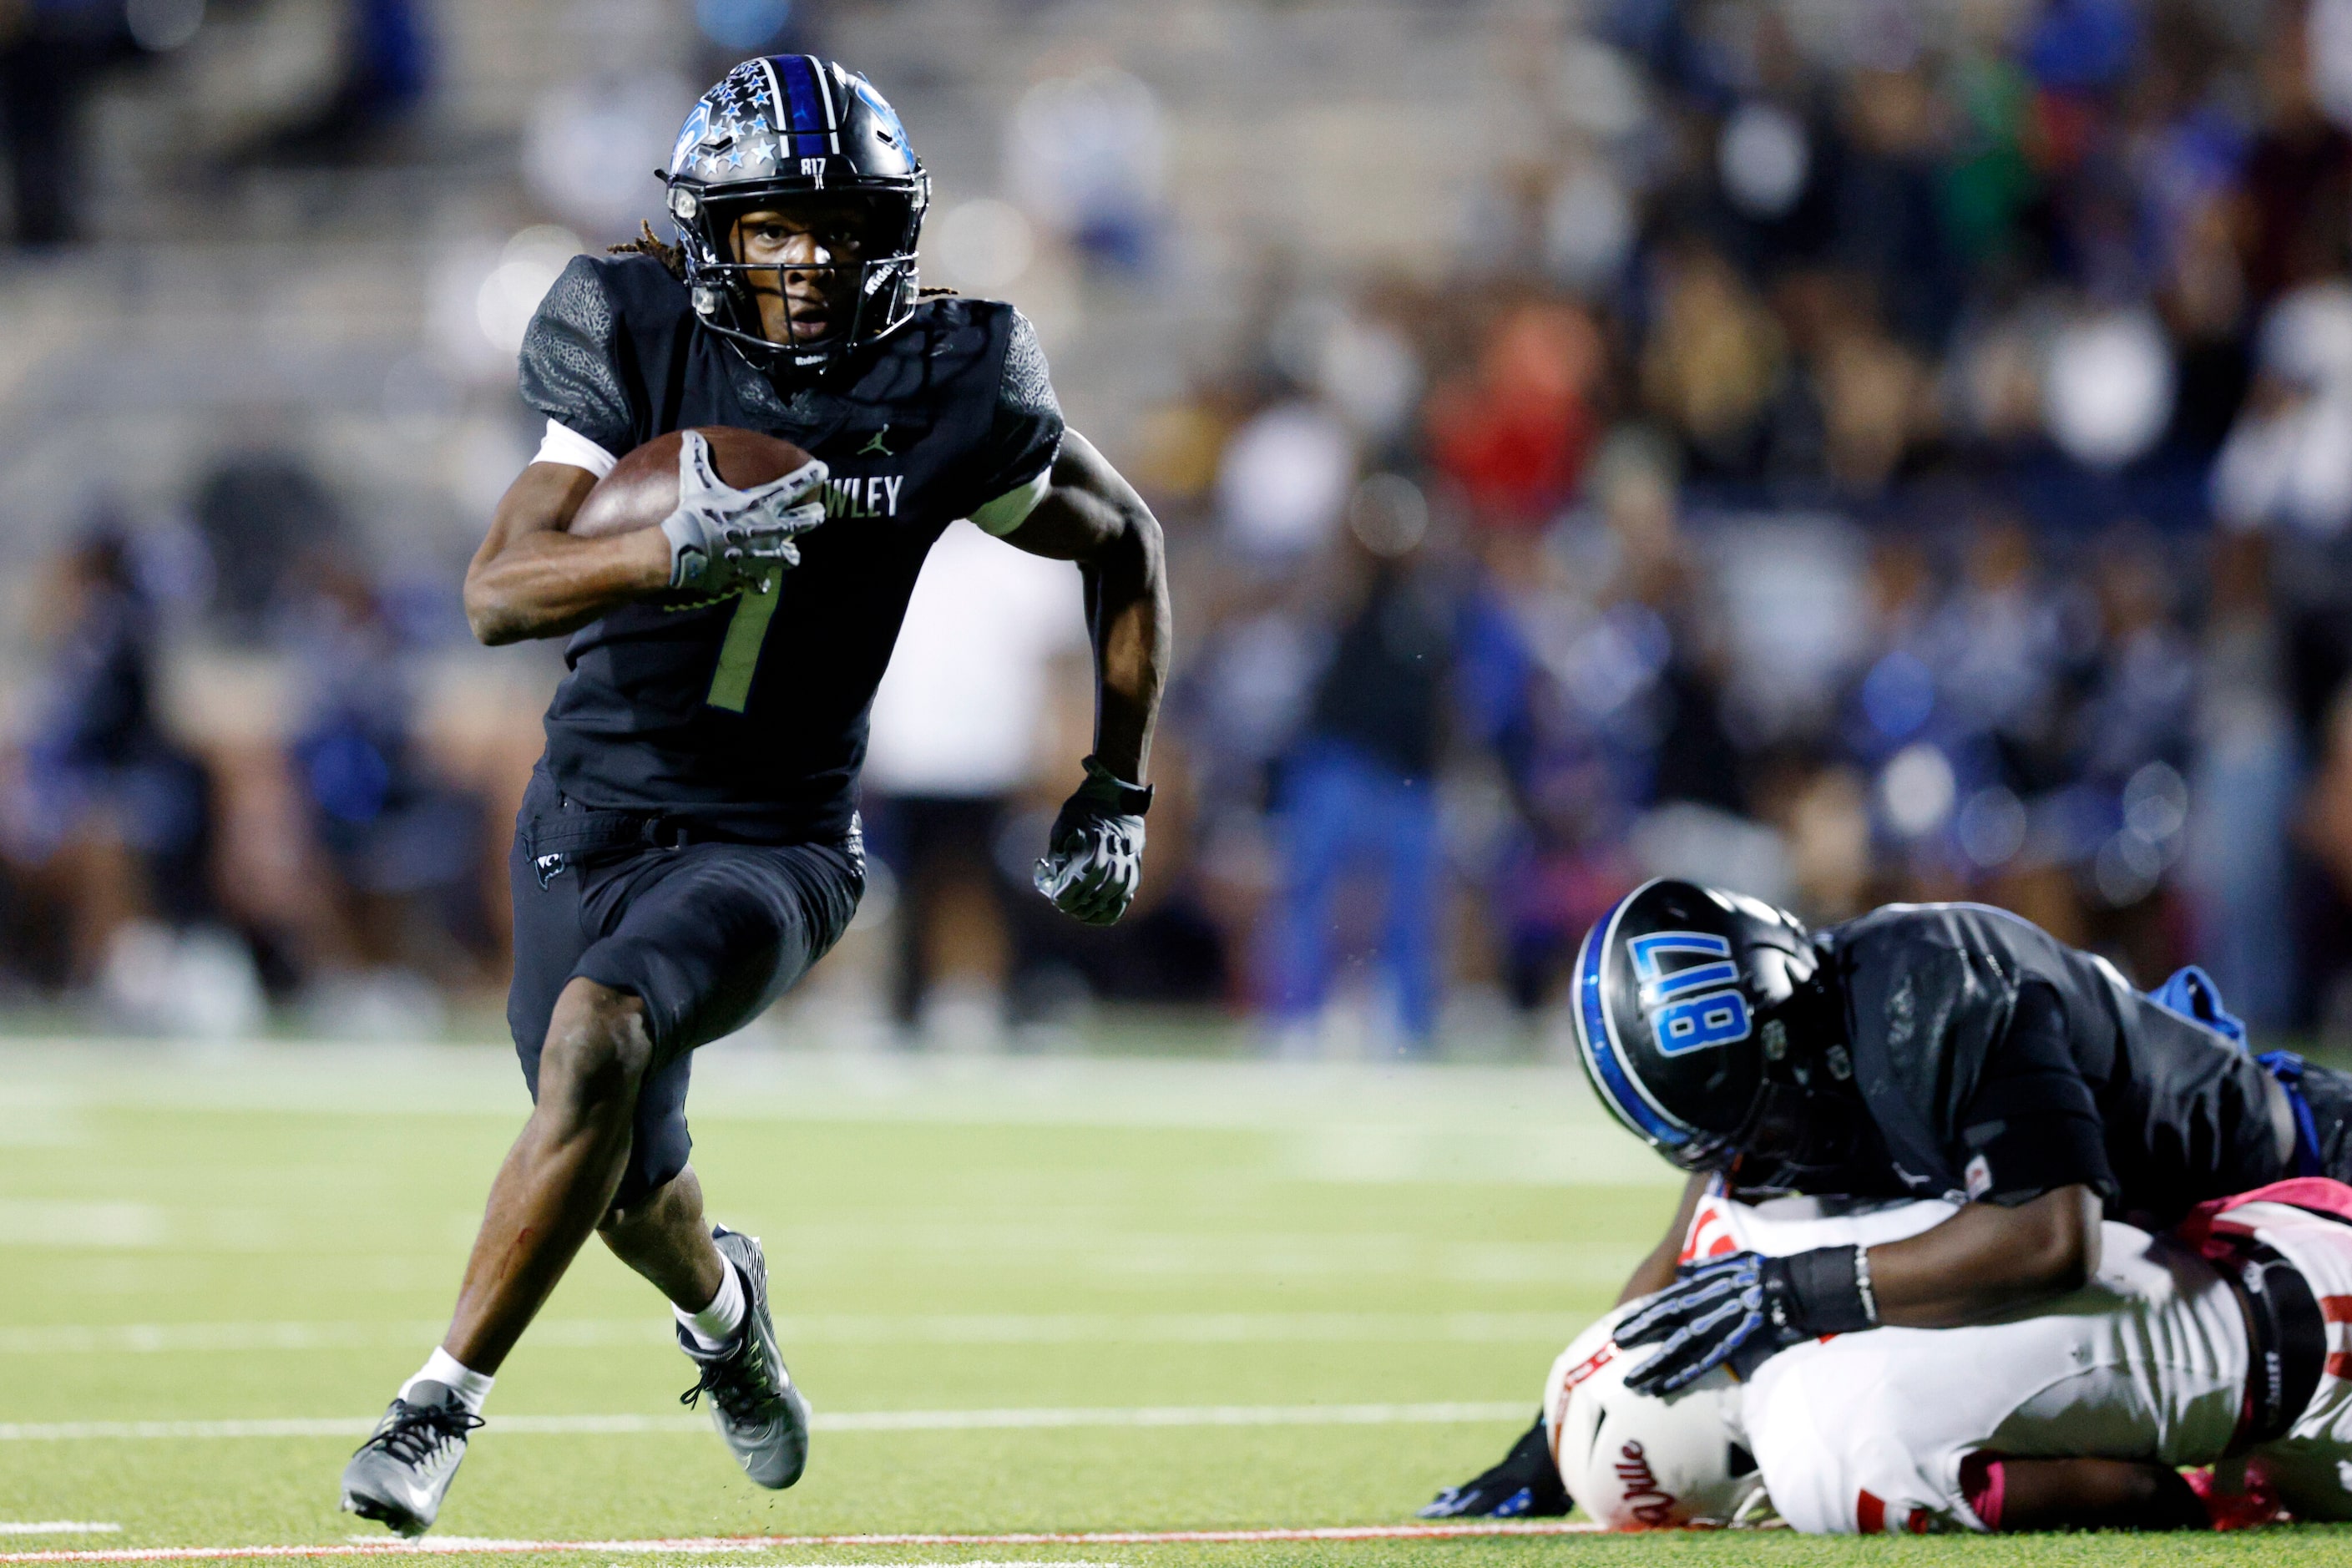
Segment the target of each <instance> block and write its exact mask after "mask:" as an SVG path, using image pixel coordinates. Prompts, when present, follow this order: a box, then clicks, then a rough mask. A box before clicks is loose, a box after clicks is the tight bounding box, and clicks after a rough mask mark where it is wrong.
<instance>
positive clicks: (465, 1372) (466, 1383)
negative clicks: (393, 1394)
mask: <svg viewBox="0 0 2352 1568" xmlns="http://www.w3.org/2000/svg"><path fill="white" fill-rule="evenodd" d="M497 1381H498V1376H497V1374H496V1373H487V1372H476V1371H474V1370H473V1369H472V1368H471V1367H468V1366H467V1365H466V1364H465V1363H463V1362H461V1361H459V1360H458V1359H457V1357H456V1356H453V1355H451V1354H450V1353H449V1352H447V1351H445V1350H443V1349H442V1348H441V1347H440V1346H439V1345H435V1346H434V1347H433V1353H432V1354H431V1355H429V1356H427V1357H425V1368H424V1370H423V1371H421V1372H419V1373H417V1374H416V1375H415V1377H412V1378H410V1379H409V1380H408V1381H407V1382H406V1383H404V1384H401V1385H400V1396H401V1397H402V1398H403V1399H405V1398H407V1397H408V1391H409V1390H410V1389H412V1388H414V1387H415V1386H416V1385H417V1384H420V1383H437V1384H441V1385H442V1386H443V1387H445V1388H449V1389H453V1390H455V1391H456V1393H457V1397H458V1398H459V1399H461V1400H463V1401H464V1402H465V1405H466V1408H467V1409H468V1410H470V1411H472V1412H473V1413H474V1414H475V1415H480V1414H481V1413H482V1401H484V1400H485V1399H488V1397H489V1396H490V1384H494V1383H496V1382H497Z"/></svg>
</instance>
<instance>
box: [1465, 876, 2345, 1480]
mask: <svg viewBox="0 0 2352 1568" xmlns="http://www.w3.org/2000/svg"><path fill="white" fill-rule="evenodd" d="M2158 995H2159V996H2160V997H2161V998H2162V1000H2158V998H2156V997H2149V996H2146V995H2142V994H2140V993H2138V992H2137V991H2135V990H2134V989H2133V988H2132V987H2131V986H2130V985H2129V984H2126V982H2125V981H2124V979H2123V978H2122V976H2121V975H2119V974H2118V973H2116V971H2115V969H2114V967H2113V966H2112V965H2110V964H2108V963H2106V962H2105V960H2103V959H2099V958H2097V957H2095V956H2094V955H2092V954H2089V953H2084V952H2075V951H2074V950H2073V949H2071V948H2068V947H2066V946H2064V945H2063V944H2062V943H2060V942H2057V941H2056V940H2055V939H2053V938H2052V937H2051V936H2049V935H2048V934H2047V933H2046V932H2044V931H2041V930H2039V929H2038V928H2036V927H2034V926H2032V924H2030V923H2028V922H2027V921H2022V920H2020V919H2018V918H2016V917H2015V916H2013V915H2009V914H2005V913H2003V912H2001V911H2000V910H1992V909H1988V908H1985V907H1983V906H1980V905H1974V904H1935V905H1893V906H1890V907H1888V908H1885V909H1882V910H1876V911H1874V912H1873V913H1871V914H1868V915H1864V916H1863V917H1862V918H1860V919H1858V920H1854V921H1848V922H1847V923H1845V924H1843V925H1841V926H1836V927H1832V928H1831V929H1829V930H1827V931H1822V932H1821V933H1819V934H1818V935H1815V934H1812V933H1809V932H1808V931H1806V930H1805V929H1804V927H1803V926H1802V925H1801V924H1799V923H1798V922H1797V921H1796V920H1795V919H1794V918H1793V917H1791V916H1789V915H1787V914H1785V913H1783V912H1781V911H1780V910H1774V909H1772V908H1771V907H1769V905H1766V904H1763V903H1760V902H1759V901H1758V900H1754V899H1749V898H1744V897H1741V896H1739V895H1737V894H1731V893H1725V892H1720V891H1717V890H1714V889H1706V888H1700V887H1697V886H1695V885H1693V884H1691V883H1688V882H1679V881H1670V880H1661V881H1654V882H1651V883H1648V884H1645V885H1644V886H1643V887H1642V888H1640V889H1636V890H1635V891H1634V892H1633V893H1632V894H1629V895H1628V896H1627V897H1626V898H1625V899H1624V900H1622V901H1621V902H1620V903H1619V904H1618V905H1617V906H1616V907H1615V908H1614V909H1613V910H1611V911H1610V912H1609V914H1608V915H1606V916H1605V917H1603V919H1602V920H1601V921H1600V922H1598V923H1597V924H1596V925H1595V926H1594V927H1593V929H1592V931H1591V933H1589V934H1588V935H1587V936H1586V938H1585V942H1584V946H1583V950H1582V952H1581V953H1580V956H1579V959H1578V964H1577V977H1576V992H1575V1013H1574V1016H1575V1026H1576V1032H1577V1041H1578V1046H1579V1048H1580V1054H1581V1057H1582V1059H1583V1062H1584V1066H1585V1070H1586V1072H1587V1074H1588V1075H1589V1076H1590V1078H1591V1080H1592V1083H1593V1086H1594V1089H1596V1091H1597V1092H1598V1093H1599V1095H1600V1097H1601V1102H1602V1103H1603V1104H1604V1105H1606V1106H1607V1107H1608V1108H1609V1110H1610V1111H1611V1112H1612V1114H1613V1115H1614V1116H1615V1117H1616V1118H1617V1119H1618V1120H1619V1121H1622V1123H1624V1124H1625V1126H1626V1127H1628V1128H1629V1129H1631V1130H1632V1131H1633V1132H1634V1133H1635V1134H1636V1135H1638V1136H1640V1137H1641V1138H1643V1140H1645V1141H1646V1142H1649V1143H1650V1144H1651V1146H1652V1147H1654V1148H1655V1149H1657V1150H1658V1151H1659V1152H1661V1153H1662V1154H1664V1156H1665V1157H1666V1158H1667V1159H1669V1160H1670V1161H1672V1162H1673V1163H1675V1164H1676V1165H1677V1166H1679V1167H1681V1168H1682V1169H1684V1170H1686V1171H1690V1172H1692V1173H1694V1174H1693V1176H1692V1179H1691V1183H1690V1185H1689V1188H1688V1190H1687V1191H1686V1192H1685V1195H1684V1200H1683V1205H1682V1207H1681V1209H1680V1211H1679V1212H1678V1213H1677V1215H1676V1216H1675V1223H1674V1226H1673V1227H1672V1228H1671V1229H1670V1230H1669V1232H1668V1233H1667V1236H1666V1237H1665V1239H1664V1241H1663V1242H1662V1243H1661V1244H1660V1246H1659V1247H1658V1248H1657V1249H1656V1250H1655V1251H1654V1252H1653V1253H1652V1255H1651V1256H1650V1258H1648V1259H1647V1260H1645V1261H1644V1262H1643V1265H1642V1266H1641V1268H1638V1269H1636V1270H1635V1272H1634V1275H1633V1279H1632V1281H1631V1282H1629V1283H1628V1284H1627V1286H1626V1288H1625V1291H1624V1294H1623V1296H1622V1297H1621V1298H1620V1299H1621V1300H1631V1299H1633V1298H1634V1297H1643V1296H1651V1295H1652V1294H1653V1293H1654V1292H1655V1293H1657V1294H1656V1295H1655V1297H1654V1300H1651V1301H1649V1302H1648V1303H1647V1305H1646V1306H1645V1308H1644V1310H1643V1313H1642V1314H1641V1315H1640V1316H1638V1317H1637V1318H1635V1319H1633V1320H1632V1321H1629V1322H1628V1323H1627V1324H1626V1325H1625V1329H1624V1333H1625V1336H1626V1338H1627V1340H1628V1342H1633V1343H1647V1342H1653V1341H1656V1342H1662V1348H1661V1350H1660V1352H1659V1353H1658V1354H1657V1355H1656V1356H1654V1357H1653V1358H1651V1359H1650V1360H1648V1361H1647V1362H1645V1363H1643V1367H1642V1369H1641V1371H1640V1372H1639V1373H1637V1374H1636V1375H1635V1377H1634V1380H1633V1387H1634V1388H1635V1389H1636V1390H1637V1391H1643V1392H1653V1393H1654V1392H1663V1391H1667V1390H1671V1389H1673V1388H1675V1387H1679V1386H1681V1385H1682V1384H1685V1383H1687V1382H1689V1381H1691V1380H1692V1379H1695V1378H1696V1377H1698V1376H1699V1375H1701V1374H1702V1373H1705V1372H1706V1370H1707V1369H1708V1368H1710V1367H1713V1366H1716V1365H1718V1364H1720V1363H1724V1362H1725V1361H1727V1360H1731V1359H1732V1358H1734V1357H1735V1356H1736V1357H1737V1358H1738V1360H1737V1361H1736V1362H1735V1363H1734V1364H1735V1365H1736V1366H1738V1367H1739V1368H1740V1369H1741V1370H1743V1371H1749V1370H1752V1369H1753V1368H1754V1367H1755V1366H1756V1365H1757V1364H1758V1363H1759V1362H1760V1361H1762V1359H1763V1358H1765V1357H1767V1356H1769V1355H1770V1354H1772V1353H1773V1352H1775V1351H1777V1350H1780V1349H1781V1348H1782V1347H1784V1346H1787V1345H1790V1344H1794V1343H1798V1342H1802V1341H1803V1340H1805V1339H1807V1338H1809V1337H1811V1336H1812V1335H1815V1334H1820V1333H1831V1332H1852V1331H1857V1330H1862V1329H1867V1328H1871V1327H1873V1326H1874V1325H1876V1324H1879V1323H1882V1322H1884V1323H1893V1324H1904V1325H1908V1326H1912V1327H1919V1328H1940V1327H1949V1326H1953V1325H1957V1324H1961V1323H1968V1322H1974V1321H1981V1320H1983V1319H1984V1318H1986V1317H1988V1316H1990V1315H1991V1314H1993V1313H1995V1312H1999V1311H2003V1310H2011V1309H2013V1308H2015V1307H2017V1306H2019V1305H2020V1304H2021V1303H2026V1302H2031V1301H2034V1300H2042V1299H2046V1298H2048V1297H2050V1296H2053V1295H2055V1294H2057V1293H2059V1292H2061V1291H2064V1290H2068V1289H2075V1288H2077V1287H2079V1286H2080V1285H2081V1284H2082V1283H2083V1282H2084V1280H2086V1279H2089V1278H2090V1277H2091V1276H2092V1274H2094V1273H2095V1271H2096V1270H2097V1268H2098V1257H2099V1254H2098V1243H2099V1234H2100V1233H2099V1219H2100V1216H2101V1215H2102V1213H2104V1214H2105V1215H2110V1216H2114V1217H2117V1218H2126V1217H2129V1218H2136V1219H2138V1220H2140V1221H2142V1222H2144V1223H2146V1224H2148V1225H2154V1226H2163V1225H2168V1224H2170V1223H2172V1222H2174V1221H2176V1220H2178V1219H2179V1217H2180V1216H2181V1215H2183V1214H2185V1213H2186V1212H2188V1210H2189V1208H2190V1206H2192V1205H2195V1204H2198V1203H2200V1202H2203V1201H2206V1200H2209V1199H2211V1198H2215V1197H2219V1196H2221V1195H2224V1194H2230V1193H2237V1192H2245V1191H2248V1190H2250V1189H2252V1188H2255V1187H2259V1186H2263V1185H2264V1184H2269V1183H2272V1182H2275V1181H2279V1180H2281V1179H2284V1178H2285V1177H2289V1176H2294V1175H2298V1174H2315V1173H2322V1172H2325V1173H2328V1174H2331V1175H2335V1176H2337V1177H2347V1176H2352V1079H2347V1078H2345V1077H2344V1076H2343V1075H2341V1074H2337V1073H2333V1072H2329V1071H2326V1070H2325V1069H2322V1068H2305V1066H2304V1065H2303V1063H2302V1062H2301V1061H2300V1059H2299V1058H2294V1057H2293V1056H2291V1055H2288V1054H2285V1053H2273V1054H2272V1055H2270V1056H2267V1057H2264V1058H2260V1059H2257V1058H2255V1057H2253V1056H2252V1054H2251V1053H2250V1052H2249V1051H2248V1050H2247V1049H2246V1047H2245V1045H2244V1043H2243V1039H2242V1028H2241V1027H2240V1026H2239V1025H2238V1023H2237V1020H2235V1019H2234V1018H2231V1016H2229V1015H2228V1014H2227V1013H2226V1012H2225V1011H2223V1010H2222V1009H2221V1005H2220V1001H2219V998H2218V997H2217V996H2216V995H2215V994H2214V992H2213V989H2212V986H2211V984H2210V982H2208V981H2206V980H2205V979H2204V977H2203V976H2202V975H2201V974H2200V973H2198V972H2196V971H2193V970H2190V971H2184V972H2183V973H2181V974H2180V975H2177V976H2175V977H2174V979H2173V981H2172V982H2171V983H2169V984H2168V985H2167V986H2166V987H2165V988H2164V989H2163V991H2161V992H2160V993H2159V994H2158ZM1716 1172H1722V1173H1727V1175H1728V1177H1729V1179H1730V1180H1731V1181H1732V1183H1733V1184H1735V1185H1736V1186H1738V1188H1740V1189H1741V1190H1743V1191H1749V1192H1758V1191H1763V1192H1771V1191H1778V1192H1799V1193H1809V1194H1838V1195H1844V1196H1852V1197H1865V1198H1893V1197H1904V1196H1910V1197H1938V1198H1949V1199H1950V1200H1952V1201H1954V1202H1956V1203H1958V1204H1960V1205H1962V1206H1961V1207H1960V1208H1959V1209H1958V1212H1957V1213H1956V1214H1954V1215H1952V1217H1951V1218H1950V1219H1949V1220H1948V1222H1946V1223H1945V1224H1942V1225H1939V1226H1936V1227H1935V1228H1934V1229H1932V1230H1930V1231H1927V1233H1925V1234H1923V1235H1921V1236H1918V1237H1913V1238H1910V1239H1908V1240H1906V1241H1902V1242H1899V1243H1893V1244H1888V1245H1883V1246H1876V1247H1867V1248H1864V1247H1852V1246H1846V1247H1821V1248H1817V1249H1814V1250H1811V1251H1808V1252H1806V1253H1802V1254H1800V1255H1798V1256H1795V1257H1791V1258H1759V1257H1757V1256H1755V1255H1752V1254H1748V1253H1738V1254H1734V1255H1730V1256H1727V1257H1725V1258H1717V1259H1711V1260H1709V1261H1707V1262H1706V1263H1705V1264H1704V1265H1702V1266H1698V1267H1696V1268H1691V1269H1689V1270H1686V1271H1685V1272H1684V1273H1683V1274H1682V1276H1681V1277H1680V1278H1677V1275H1676V1267H1675V1263H1676V1251H1677V1248H1678V1247H1679V1244H1680V1238H1681V1237H1682V1234H1683V1230H1684V1227H1685V1226H1686V1225H1687V1223H1688V1221H1689V1217H1690V1214H1691V1209H1692V1205H1695V1204H1696V1202H1697V1200H1698V1194H1699V1192H1700V1189H1701V1188H1702V1186H1703V1185H1704V1184H1705V1182H1706V1178H1707V1175H1708V1174H1709V1173H1716ZM1540 1448H1541V1444H1540V1442H1539V1441H1538V1434H1537V1433H1535V1432H1534V1431H1532V1430H1531V1431H1530V1432H1529V1433H1528V1436H1526V1437H1523V1438H1522V1439H1521V1441H1520V1443H1519V1444H1518V1446H1517V1447H1515V1448H1514V1449H1513V1450H1512V1453H1511V1455H1510V1456H1509V1457H1508V1458H1506V1460H1505V1461H1504V1463H1503V1464H1501V1465H1499V1466H1497V1467H1496V1468H1495V1469H1494V1470H1490V1471H1488V1472H1487V1473H1486V1474H1485V1475H1482V1476H1480V1477H1479V1478H1477V1479H1475V1480H1474V1481H1471V1482H1469V1483H1466V1484H1465V1485H1464V1486H1461V1487H1457V1488H1454V1489H1452V1490H1451V1491H1449V1492H1448V1493H1447V1494H1446V1495H1445V1496H1444V1497H1443V1498H1441V1499H1440V1500H1438V1501H1437V1502H1435V1503H1433V1504H1432V1505H1431V1507H1432V1509H1433V1510H1437V1513H1438V1514H1439V1515H1441V1516H1450V1515H1454V1514H1465V1513H1491V1512H1493V1511H1495V1510H1497V1509H1507V1510H1515V1511H1524V1510H1528V1509H1529V1508H1539V1507H1541V1506H1544V1505H1546V1504H1547V1503H1549V1502H1556V1501H1557V1499H1548V1498H1547V1497H1546V1496H1545V1492H1544V1482H1543V1479H1542V1477H1543V1474H1544V1469H1545V1467H1544V1466H1543V1465H1542V1464H1541V1462H1540ZM1523 1494H1525V1495H1523Z"/></svg>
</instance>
